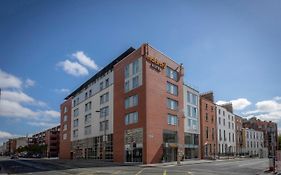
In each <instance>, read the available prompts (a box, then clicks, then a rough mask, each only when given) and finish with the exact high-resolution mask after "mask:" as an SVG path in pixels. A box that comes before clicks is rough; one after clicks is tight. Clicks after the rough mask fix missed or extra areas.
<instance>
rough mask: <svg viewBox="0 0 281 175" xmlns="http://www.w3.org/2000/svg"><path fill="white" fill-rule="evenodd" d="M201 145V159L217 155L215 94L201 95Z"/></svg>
mask: <svg viewBox="0 0 281 175" xmlns="http://www.w3.org/2000/svg"><path fill="white" fill-rule="evenodd" d="M200 143H201V147H200V148H201V158H202V159H209V158H215V157H216V155H217V116H216V105H215V103H214V95H213V92H206V93H203V94H200Z"/></svg>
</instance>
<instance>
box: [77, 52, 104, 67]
mask: <svg viewBox="0 0 281 175" xmlns="http://www.w3.org/2000/svg"><path fill="white" fill-rule="evenodd" d="M72 56H74V57H75V58H76V59H77V60H78V61H79V62H80V63H81V64H83V65H84V66H87V67H89V68H91V69H94V70H98V69H99V67H98V65H97V64H96V63H95V61H94V60H93V59H91V58H90V57H88V56H87V55H85V54H84V52H83V51H77V52H76V53H73V54H72Z"/></svg>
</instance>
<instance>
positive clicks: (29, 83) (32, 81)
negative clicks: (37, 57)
mask: <svg viewBox="0 0 281 175" xmlns="http://www.w3.org/2000/svg"><path fill="white" fill-rule="evenodd" d="M34 85H35V81H34V80H31V79H29V78H28V79H27V80H25V87H32V86H34Z"/></svg>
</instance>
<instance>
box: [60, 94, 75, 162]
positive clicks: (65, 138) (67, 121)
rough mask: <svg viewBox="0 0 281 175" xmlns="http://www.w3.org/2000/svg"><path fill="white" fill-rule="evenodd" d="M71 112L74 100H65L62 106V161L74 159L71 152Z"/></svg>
mask: <svg viewBox="0 0 281 175" xmlns="http://www.w3.org/2000/svg"><path fill="white" fill-rule="evenodd" d="M71 111H72V98H71V97H70V98H68V99H67V100H65V101H64V102H63V103H62V104H61V106H60V112H61V118H60V123H61V124H60V145H59V150H60V151H59V158H60V159H72V156H73V153H72V152H71V120H72V119H71Z"/></svg>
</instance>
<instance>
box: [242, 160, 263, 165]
mask: <svg viewBox="0 0 281 175" xmlns="http://www.w3.org/2000/svg"><path fill="white" fill-rule="evenodd" d="M262 162H265V161H264V160H261V161H256V162H251V163H246V164H242V165H238V166H239V167H243V166H248V165H255V164H258V163H262Z"/></svg>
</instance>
